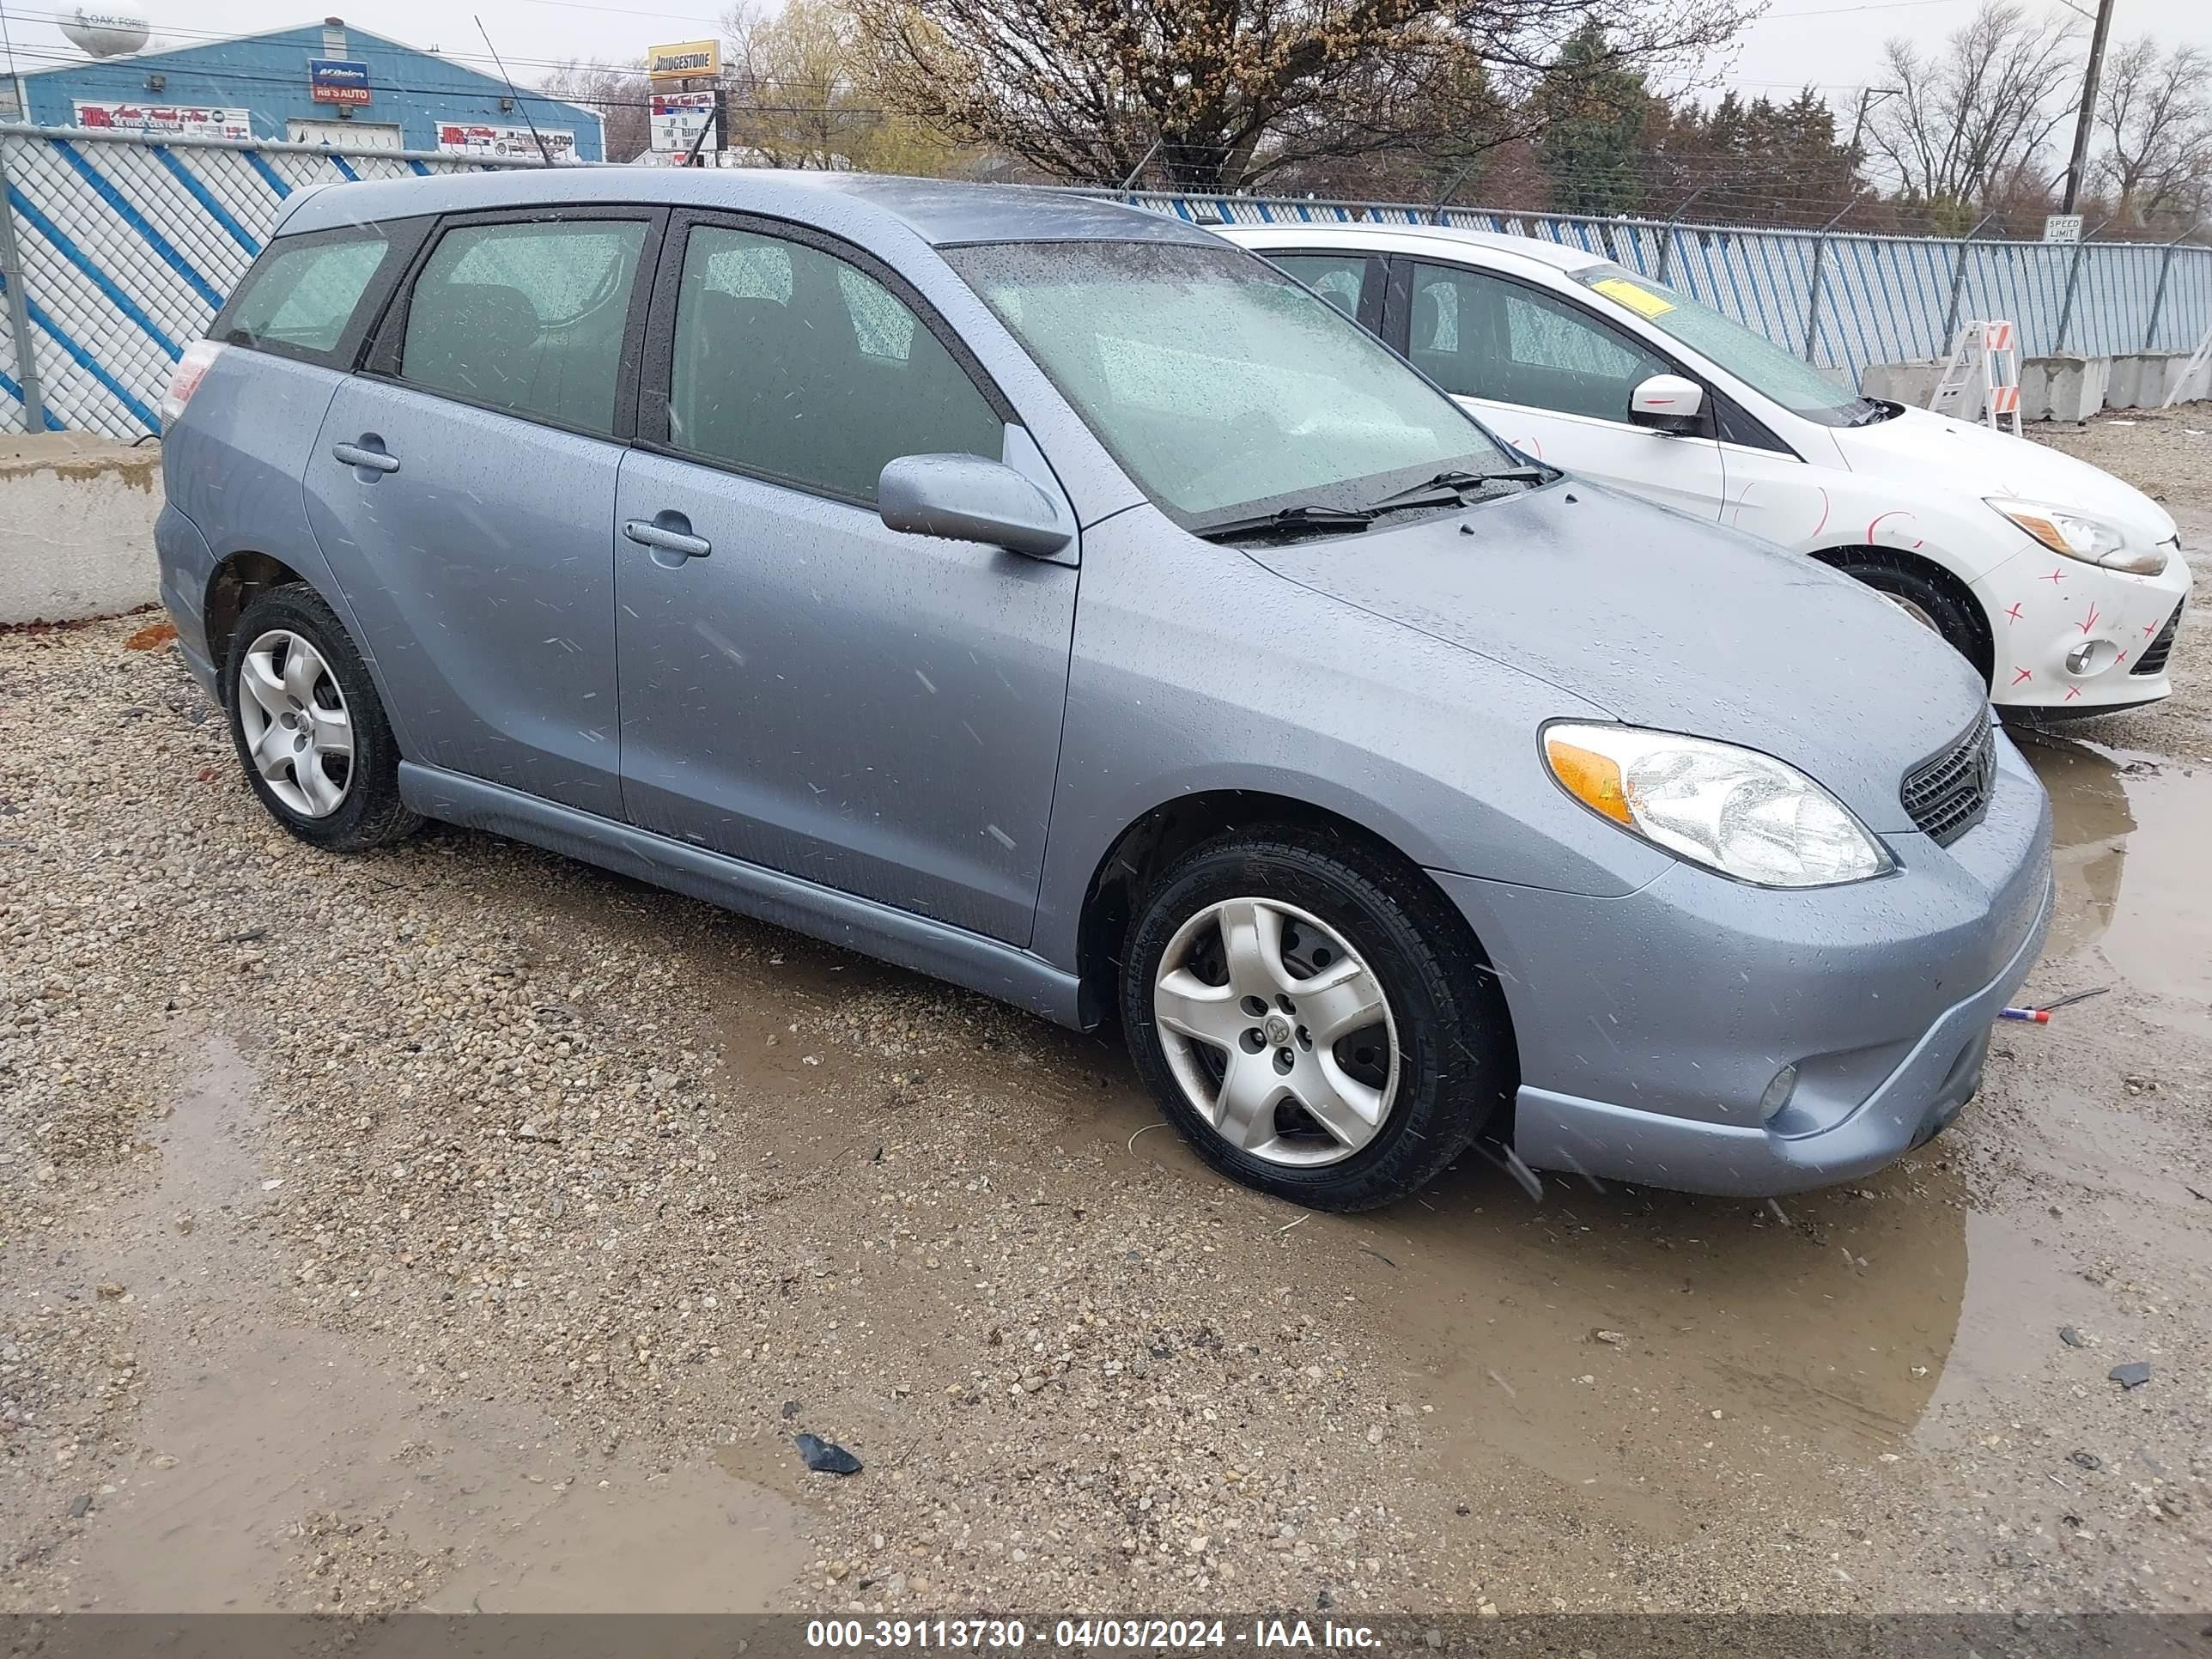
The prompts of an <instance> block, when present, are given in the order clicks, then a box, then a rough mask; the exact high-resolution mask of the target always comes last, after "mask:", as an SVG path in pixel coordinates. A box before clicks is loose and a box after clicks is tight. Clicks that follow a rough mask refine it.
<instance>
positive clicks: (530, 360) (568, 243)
mask: <svg viewBox="0 0 2212 1659" xmlns="http://www.w3.org/2000/svg"><path fill="white" fill-rule="evenodd" d="M649 228H650V227H649V226H648V224H647V222H646V221H644V220H642V219H599V218H580V219H574V220H566V221H557V222H544V221H542V220H535V221H528V222H522V221H516V222H502V223H495V224H474V225H470V224H464V225H456V226H454V227H453V228H450V229H448V230H447V232H446V233H445V234H444V235H442V236H441V237H440V238H439V239H438V244H437V246H435V248H433V249H432V250H431V251H430V257H429V258H428V259H426V260H425V261H424V262H423V264H422V272H421V274H420V275H419V276H416V279H415V286H414V289H413V291H412V292H411V294H410V296H409V298H408V301H407V319H406V327H405V330H404V333H403V335H402V337H401V341H400V347H399V364H398V371H399V377H400V378H401V379H402V380H405V381H407V382H409V383H410V385H413V386H421V387H422V389H423V390H425V391H428V392H443V393H445V394H447V396H450V397H454V398H462V399H463V400H465V401H466V402H469V403H472V404H483V405H484V406H485V407H487V408H491V409H500V410H508V411H510V412H512V413H513V414H516V415H522V416H530V417H532V418H534V419H538V420H543V421H548V422H552V423H553V424H554V425H556V426H562V427H567V428H571V429H572V430H574V431H578V432H588V433H592V434H595V435H602V434H606V435H611V434H612V433H613V431H614V429H615V410H616V407H617V401H618V393H619V389H620V385H621V380H622V374H623V344H624V342H625V340H626V339H627V338H628V337H629V316H630V302H631V298H632V295H634V293H635V289H636V287H637V271H638V255H639V252H640V251H641V249H642V248H643V247H644V246H645V241H646V235H647V231H648V229H649Z"/></svg>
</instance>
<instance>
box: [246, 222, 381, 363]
mask: <svg viewBox="0 0 2212 1659" xmlns="http://www.w3.org/2000/svg"><path fill="white" fill-rule="evenodd" d="M420 235H421V228H420V227H419V226H416V225H408V224H399V225H390V226H384V225H358V226H349V227H348V228H345V229H343V230H331V231H319V232H315V233H312V234H307V235H301V236H287V237H282V238H279V239H278V240H276V241H275V242H272V243H271V244H270V246H268V247H267V248H266V249H264V251H263V252H262V254H261V257H260V258H258V259H256V260H255V261H254V262H253V267H252V270H248V271H247V272H246V277H245V280H244V281H243V282H241V283H240V284H239V286H238V289H237V291H236V292H234V294H233V295H231V296H230V301H229V302H228V304H227V305H225V306H224V307H223V308H222V313H220V314H219V315H218V316H217V317H216V320H215V322H214V324H213V325H212V326H211V327H210V330H209V334H210V337H212V338H214V339H216V340H220V341H222V343H224V344H226V345H236V346H246V347H248V348H250V349H253V350H257V351H273V352H276V353H277V354H279V355H280V356H288V357H301V358H305V359H307V361H309V362H319V363H322V364H325V366H328V367H331V368H351V367H352V366H353V358H354V356H355V354H356V351H357V350H358V349H359V347H360V344H361V342H362V338H363V337H365V336H366V335H367V333H368V329H369V326H370V325H371V324H372V323H373V322H374V320H375V313H376V312H377V311H378V310H379V309H380V307H381V306H382V303H383V300H384V298H385V296H386V295H387V294H389V293H390V291H391V287H392V282H393V281H394V280H395V279H396V277H397V276H398V270H399V268H400V267H401V266H402V265H404V264H405V262H406V259H407V257H408V254H409V252H410V250H411V249H412V247H413V246H414V243H415V241H416V240H418V239H419V238H420Z"/></svg>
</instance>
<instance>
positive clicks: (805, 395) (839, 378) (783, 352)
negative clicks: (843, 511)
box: [668, 224, 1006, 501]
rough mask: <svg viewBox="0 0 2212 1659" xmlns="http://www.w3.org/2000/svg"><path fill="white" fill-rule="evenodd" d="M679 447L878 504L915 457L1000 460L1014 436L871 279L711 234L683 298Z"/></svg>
mask: <svg viewBox="0 0 2212 1659" xmlns="http://www.w3.org/2000/svg"><path fill="white" fill-rule="evenodd" d="M668 441H669V442H670V443H671V445H672V446H674V447H676V448H678V449H679V450H683V451H684V452H686V453H690V454H693V455H696V456H700V457H702V458H703V459H708V460H714V461H719V462H721V463H723V464H725V465H730V466H734V467H738V468H740V469H742V470H744V471H748V472H757V473H763V474H766V475H768V476H769V477H775V478H779V479H784V480H787V481H788V482H790V483H795V484H799V485H800V486H802V487H805V488H807V489H816V490H819V491H822V492H823V493H825V494H828V495H842V496H845V497H848V498H849V499H852V500H855V501H873V500H874V499H875V495H876V480H877V477H878V475H879V474H880V473H881V472H882V471H883V470H884V464H885V463H886V462H889V461H894V460H896V459H898V458H899V457H901V456H902V455H919V454H935V453H963V454H970V455H981V456H984V457H986V458H987V459H991V460H996V459H999V457H1000V453H1002V451H1003V450H1004V448H1005V444H1006V424H1005V422H1003V421H1002V420H1001V419H1000V416H999V413H998V411H997V410H996V409H994V407H993V406H992V404H991V401H990V400H989V399H988V398H986V397H985V396H984V394H983V392H981V391H980V390H979V389H978V388H977V386H976V384H975V381H974V380H971V379H969V375H968V372H967V370H966V369H965V368H963V367H962V366H961V363H960V362H959V361H958V360H957V358H955V357H954V356H953V355H952V353H951V350H950V349H948V348H947V347H946V345H945V343H944V342H943V341H942V340H940V339H939V337H937V336H936V335H935V334H934V333H933V332H932V331H930V329H929V328H928V327H927V325H925V324H924V323H923V322H922V320H921V318H920V317H919V316H917V315H916V314H915V311H914V310H913V308H912V307H909V306H908V304H907V303H906V301H903V300H902V299H901V298H900V297H899V296H898V295H896V294H894V293H893V292H892V291H891V290H890V289H889V288H887V287H885V286H884V283H881V282H878V280H877V279H876V278H875V277H874V276H871V275H870V274H869V273H868V272H867V271H866V270H861V269H860V267H859V266H858V265H856V264H852V263H851V262H849V261H848V260H845V259H841V258H838V257H837V256H836V255H835V254H833V253H829V252H825V251H824V250H823V249H821V248H818V247H815V246H811V244H809V243H805V242H799V241H792V240H784V239H782V238H779V237H774V236H765V235H761V234H757V233H755V232H752V231H749V230H738V229H736V228H730V227H726V226H721V225H711V224H701V225H695V226H694V227H692V228H691V231H690V234H689V235H688V236H687V237H686V239H685V246H684V268H683V276H682V278H681V280H680V282H679V283H678V288H677V294H676V327H675V339H674V341H673V361H672V362H671V365H670V377H669V393H668Z"/></svg>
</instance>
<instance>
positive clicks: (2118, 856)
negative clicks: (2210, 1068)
mask: <svg viewBox="0 0 2212 1659" xmlns="http://www.w3.org/2000/svg"><path fill="white" fill-rule="evenodd" d="M2021 750H2022V752H2023V753H2025V754H2026V755H2027V758H2028V760H2029V762H2030V763H2032V764H2033V766H2034V768H2035V769H2036V772H2037V774H2038V775H2039V776H2040V777H2041V778H2042V779H2043V782H2044V787H2045V788H2047V789H2048V790H2049V791H2050V792H2051V815H2052V819H2053V826H2054V831H2055V842H2054V846H2053V848H2052V852H2051V863H2052V866H2053V869H2054V872H2055V873H2056V875H2057V884H2058V908H2057V915H2056V916H2055V917H2054V918H2053V921H2052V925H2051V943H2050V945H2049V946H2048V947H2047V948H2046V950H2045V952H2044V966H2043V969H2042V971H2041V972H2039V974H2038V975H2037V976H2036V978H2035V979H2034V980H2033V981H2031V988H2032V989H2033V990H2034V991H2036V992H2039V993H2041V994H2045V995H2052V996H2055V995H2058V994H2063V992H2064V991H2066V990H2072V989H2081V988H2087V986H2081V987H2076V986H2070V985H2069V986H2066V987H2057V986H2056V985H2055V983H2054V981H2052V978H2051V975H2052V971H2053V970H2054V969H2057V968H2059V967H2060V966H2062V965H2063V966H2065V967H2067V968H2069V969H2074V968H2077V967H2078V968H2080V969H2089V968H2093V967H2099V966H2101V967H2103V968H2108V969H2110V974H2109V975H2108V976H2106V977H2103V978H2098V979H2095V980H2093V981H2092V982H2093V983H2096V984H2110V983H2114V982H2117V981H2124V982H2125V983H2126V984H2127V985H2128V986H2129V987H2131V988H2132V989H2134V990H2135V991H2136V992H2138V993H2140V994H2142V995H2143V997H2145V998H2146V999H2147V1000H2148V1003H2149V1007H2150V1012H2151V1014H2152V1017H2153V1018H2156V1019H2158V1020H2160V1022H2161V1023H2166V1024H2172V1025H2174V1026H2175V1027H2176V1028H2177V1029H2180V1030H2187V1031H2189V1032H2191V1034H2193V1035H2196V1036H2212V1018H2208V1016H2207V1012H2206V1007H2207V1005H2208V1004H2212V950H2208V949H2207V948H2206V946H2205V941H2206V940H2207V939H2212V884H2207V883H2206V881H2205V880H2204V878H2203V848H2204V845H2205V840H2206V836H2207V833H2208V832H2207V829H2206V826H2207V825H2212V767H2197V766H2191V765H2186V764H2184V763H2179V762H2175V761H2172V760H2169V759H2164V758H2158V757H2151V756H2148V755H2137V754H2131V753H2129V752H2128V751H2125V750H2112V749H2106V748H2104V747H2102V746H2100V745H2098V744H2093V743H2087V742H2083V741H2081V740H2078V739H2069V738H2063V737H2053V736H2045V735H2041V734H2031V735H2029V736H2028V737H2027V738H2025V739H2024V740H2023V741H2022V743H2021ZM2085 977H2086V975H2085Z"/></svg>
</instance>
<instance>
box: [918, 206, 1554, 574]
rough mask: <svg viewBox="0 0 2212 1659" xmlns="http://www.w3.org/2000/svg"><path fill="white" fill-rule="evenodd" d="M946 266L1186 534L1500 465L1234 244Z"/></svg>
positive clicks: (951, 253)
mask: <svg viewBox="0 0 2212 1659" xmlns="http://www.w3.org/2000/svg"><path fill="white" fill-rule="evenodd" d="M945 258H947V259H949V260H950V261H951V264H952V265H953V268H954V269H955V270H958V271H959V273H960V274H961V276H963V277H964V278H965V279H966V280H967V282H968V283H969V286H970V287H972V288H973V289H975V291H976V292H977V293H978V294H980V295H982V296H983V299H984V300H985V301H986V302H987V303H988V304H989V306H990V307H991V309H992V310H993V311H994V312H996V313H998V314H999V316H1000V319H1002V320H1003V321H1004V322H1005V323H1006V326H1007V327H1008V328H1010V329H1011V330H1012V331H1013V332H1014V334H1015V336H1016V337H1018V338H1019V339H1020V341H1021V342H1022V343H1023V344H1024V346H1025V347H1027V348H1028V349H1029V352H1030V356H1033V357H1035V358H1036V361H1037V362H1038V364H1039V366H1040V367H1042V368H1043V370H1044V372H1045V373H1046V374H1048V375H1049V376H1050V377H1051V378H1052V381H1053V383H1054V385H1055V386H1058V387H1059V388H1060V392H1061V394H1062V395H1063V396H1065V397H1066V398H1067V400H1068V402H1069V403H1070V404H1073V405H1074V407H1075V410H1076V412H1077V413H1079V415H1081V416H1083V418H1084V420H1085V422H1088V423H1089V424H1090V427H1091V430H1092V431H1093V432H1095V433H1096V434H1097V435H1098V439H1099V441H1100V442H1102V443H1103V444H1104V445H1105V446H1106V447H1107V448H1108V449H1109V450H1110V451H1111V452H1112V453H1113V454H1114V457H1115V459H1116V460H1118V461H1120V462H1121V465H1122V466H1123V467H1124V468H1126V469H1127V471H1128V472H1129V474H1130V476H1131V477H1133V478H1134V479H1135V480H1136V482H1137V483H1139V485H1141V486H1142V487H1143V489H1145V491H1146V494H1147V495H1150V496H1152V499H1153V501H1156V502H1158V504H1159V505H1160V507H1162V508H1164V510H1165V511H1166V512H1168V513H1170V515H1171V516H1172V517H1174V518H1175V519H1176V520H1177V521H1178V522H1179V523H1181V524H1182V525H1183V526H1185V527H1186V528H1188V529H1192V530H1196V531H1201V532H1202V531H1204V530H1205V529H1206V528H1207V527H1208V526H1211V525H1214V524H1222V523H1226V522H1228V521H1230V520H1235V519H1241V518H1243V517H1245V516H1247V515H1249V514H1251V513H1256V512H1265V511H1267V510H1269V509H1271V508H1275V507H1292V506H1296V507H1328V508H1364V507H1368V506H1370V504H1371V503H1373V502H1374V501H1376V499H1378V498H1379V497H1381V496H1383V495H1388V494H1389V493H1391V492H1392V491H1393V490H1395V489H1401V488H1402V487H1404V486H1405V485H1407V484H1409V483H1416V482H1419V481H1420V480H1422V479H1425V478H1429V477H1434V476H1436V475H1437V474H1439V473H1442V472H1447V471H1468V472H1489V471H1497V470H1499V469H1502V468H1507V467H1510V466H1513V465H1516V459H1517V458H1516V457H1514V456H1511V455H1509V454H1508V453H1506V452H1505V451H1504V449H1503V448H1501V447H1499V446H1498V443H1497V442H1496V441H1495V440H1493V439H1492V437H1491V436H1490V435H1489V434H1487V433H1486V432H1485V431H1484V430H1483V429H1482V428H1480V427H1479V426H1477V425H1476V424H1475V423H1474V421H1473V420H1472V419H1471V418H1470V417H1469V416H1468V415H1467V414H1466V413H1465V412H1464V411H1463V410H1461V409H1460V408H1459V406H1458V405H1457V404H1454V403H1453V402H1452V401H1451V400H1450V399H1449V398H1446V397H1444V396H1443V394H1442V393H1441V392H1437V390H1436V389H1435V388H1434V387H1432V386H1430V385H1429V384H1428V383H1427V382H1426V381H1425V380H1422V379H1421V378H1420V376H1419V375H1418V374H1414V373H1413V371H1412V370H1411V369H1409V368H1407V367H1406V365H1405V364H1404V363H1402V362H1400V361H1399V360H1398V359H1397V358H1396V357H1395V356H1392V355H1391V354H1390V352H1389V351H1388V350H1387V349H1385V348H1384V347H1383V345H1382V344H1381V343H1378V342H1377V341H1376V340H1375V339H1374V338H1373V337H1372V336H1370V335H1369V334H1367V333H1366V332H1365V331H1363V330H1362V329H1361V328H1360V327H1359V326H1358V325H1357V324H1355V323H1353V322H1352V321H1350V320H1348V319H1346V318H1345V317H1344V316H1342V315H1341V314H1340V313H1338V312H1337V311H1336V310H1335V308H1334V307H1332V306H1330V305H1329V304H1328V302H1327V301H1322V300H1318V299H1316V298H1315V297H1314V295H1313V294H1312V293H1311V292H1310V291H1309V290H1308V289H1305V288H1304V287H1302V286H1301V285H1300V284H1298V283H1296V282H1293V281H1292V280H1291V279H1290V278H1289V277H1287V276H1284V275H1283V274H1282V273H1281V272H1279V271H1278V270H1275V269H1274V268H1273V266H1271V265H1268V264H1266V263H1265V262H1264V261H1262V260H1261V259H1258V258H1255V257H1253V256H1252V255H1250V254H1249V253H1244V252H1239V251H1238V250H1237V249H1235V248H1231V247H1226V246H1224V247H1218V248H1210V247H1195V246H1188V245H1184V244H1177V243H1164V242H1099V241H1086V242H1006V243H994V244H990V245H987V246H975V247H964V248H953V249H950V250H948V251H947V252H946V254H945Z"/></svg>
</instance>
